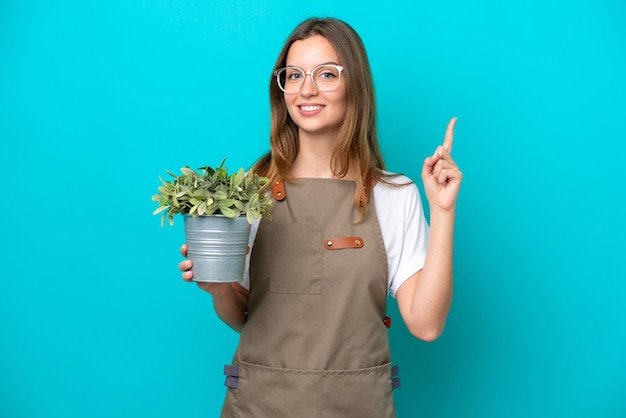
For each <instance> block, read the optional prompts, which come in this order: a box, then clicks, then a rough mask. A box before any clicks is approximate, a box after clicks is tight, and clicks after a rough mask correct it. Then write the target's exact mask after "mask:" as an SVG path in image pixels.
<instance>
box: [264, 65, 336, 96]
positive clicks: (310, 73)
mask: <svg viewBox="0 0 626 418" xmlns="http://www.w3.org/2000/svg"><path fill="white" fill-rule="evenodd" d="M320 67H333V68H335V69H337V71H339V76H338V78H339V79H338V80H337V85H336V86H335V87H333V88H332V89H330V90H323V89H321V88H320V87H319V86H318V85H317V83H316V82H315V78H313V73H314V72H315V70H317V69H318V68H320ZM288 68H293V69H296V70H300V71H301V72H302V73H303V74H304V78H303V79H302V84H300V87H298V90H296V91H294V92H293V93H297V92H299V91H300V89H301V88H302V86H304V82H305V81H306V76H307V75H308V76H309V78H310V79H311V82H313V85H314V86H315V88H317V89H318V90H319V91H333V90H335V89H336V88H337V87H339V82H340V81H341V73H342V72H343V68H344V67H343V65H339V64H320V65H317V66H315V67H314V68H313V69H312V70H311V71H304V69H302V68H300V67H298V66H295V65H288V66H286V67H282V68H278V69H276V70H274V75H275V76H276V84H278V88H279V89H281V90H282V91H283V93H287V92H286V91H285V89H284V88H283V87H282V86H281V85H280V80H279V78H278V75H279V74H280V72H281V71H283V70H286V69H288ZM287 94H292V92H289V93H287Z"/></svg>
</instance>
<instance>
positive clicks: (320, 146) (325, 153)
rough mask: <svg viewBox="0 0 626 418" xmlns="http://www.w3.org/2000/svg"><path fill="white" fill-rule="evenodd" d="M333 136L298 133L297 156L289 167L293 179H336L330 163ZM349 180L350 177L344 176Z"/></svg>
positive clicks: (333, 145) (334, 139) (334, 144)
mask: <svg viewBox="0 0 626 418" xmlns="http://www.w3.org/2000/svg"><path fill="white" fill-rule="evenodd" d="M336 142H337V140H336V136H335V135H332V136H331V135H311V134H308V133H303V132H300V134H299V143H300V147H299V149H298V156H297V157H296V159H295V161H294V162H293V165H292V166H291V174H292V176H293V177H295V178H305V177H307V178H328V179H330V178H337V176H335V175H334V174H333V171H332V169H331V166H330V161H331V158H332V155H333V151H334V150H335V146H336ZM344 178H345V179H349V178H350V175H349V174H348V175H346V176H345V177H344Z"/></svg>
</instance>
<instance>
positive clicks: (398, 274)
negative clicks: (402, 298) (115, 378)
mask: <svg viewBox="0 0 626 418" xmlns="http://www.w3.org/2000/svg"><path fill="white" fill-rule="evenodd" d="M392 181H393V182H394V183H398V184H405V183H408V182H410V181H411V180H410V179H408V178H407V177H405V176H398V177H394V178H392ZM374 193H375V194H374V202H375V206H376V214H377V217H378V223H379V224H380V229H381V233H382V236H383V241H384V243H385V250H386V251H387V265H388V269H389V291H390V293H391V295H392V296H393V297H395V296H396V291H397V290H398V289H399V288H400V286H401V285H402V284H403V283H404V282H405V281H407V280H408V279H409V278H410V277H411V276H412V275H413V274H415V273H417V272H418V271H420V270H421V269H422V268H423V267H424V262H425V260H426V251H427V249H428V236H429V232H430V230H429V226H428V223H427V222H426V217H425V216H424V208H423V206H422V199H421V197H420V194H419V190H418V189H417V186H416V185H415V184H414V183H411V184H407V185H404V186H390V185H387V184H384V183H378V184H377V185H376V186H375V187H374Z"/></svg>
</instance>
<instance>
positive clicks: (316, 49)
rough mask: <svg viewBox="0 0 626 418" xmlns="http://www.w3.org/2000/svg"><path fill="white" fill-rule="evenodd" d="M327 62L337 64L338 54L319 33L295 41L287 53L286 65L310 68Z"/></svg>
mask: <svg viewBox="0 0 626 418" xmlns="http://www.w3.org/2000/svg"><path fill="white" fill-rule="evenodd" d="M328 63H334V64H339V55H338V54H337V51H336V50H335V48H334V47H333V46H332V44H331V43H330V41H328V39H326V38H324V37H323V36H321V35H313V36H310V37H308V38H306V39H302V40H299V41H295V42H294V43H293V44H291V47H290V48H289V52H288V53H287V65H295V66H297V67H301V68H304V69H311V68H313V67H315V66H317V65H320V64H328Z"/></svg>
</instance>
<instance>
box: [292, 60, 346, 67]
mask: <svg viewBox="0 0 626 418" xmlns="http://www.w3.org/2000/svg"><path fill="white" fill-rule="evenodd" d="M329 64H332V65H341V64H339V63H337V62H335V61H328V62H323V63H321V64H317V65H316V66H314V67H313V68H316V67H319V66H320V65H329ZM285 67H296V68H300V67H298V66H297V65H289V64H287V65H285Z"/></svg>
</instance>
